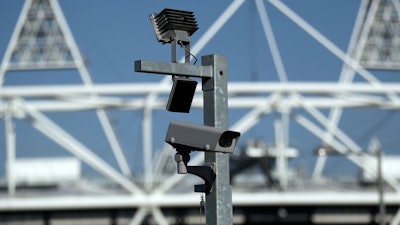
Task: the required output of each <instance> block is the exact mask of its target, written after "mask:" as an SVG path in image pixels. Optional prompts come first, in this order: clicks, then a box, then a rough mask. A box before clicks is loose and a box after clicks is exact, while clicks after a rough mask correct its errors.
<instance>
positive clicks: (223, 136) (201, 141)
mask: <svg viewBox="0 0 400 225" xmlns="http://www.w3.org/2000/svg"><path fill="white" fill-rule="evenodd" d="M239 137H240V133H239V132H236V131H230V130H224V129H221V128H217V127H211V126H204V125H197V124H192V123H187V122H183V121H172V122H171V123H170V124H169V127H168V132H167V135H166V137H165V142H167V143H168V144H170V145H172V146H173V147H174V148H176V149H177V150H195V151H210V152H222V153H232V152H233V150H234V149H235V146H236V144H237V142H238V140H239Z"/></svg>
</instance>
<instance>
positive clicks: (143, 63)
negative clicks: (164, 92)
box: [135, 60, 213, 78]
mask: <svg viewBox="0 0 400 225" xmlns="http://www.w3.org/2000/svg"><path fill="white" fill-rule="evenodd" d="M135 72H143V73H155V74H165V75H178V76H187V77H201V78H211V77H212V73H213V71H212V66H195V65H191V64H187V63H165V62H153V61H148V60H136V61H135Z"/></svg>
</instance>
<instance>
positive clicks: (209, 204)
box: [201, 55, 232, 225]
mask: <svg viewBox="0 0 400 225" xmlns="http://www.w3.org/2000/svg"><path fill="white" fill-rule="evenodd" d="M201 61H202V65H203V66H212V68H213V76H212V78H203V82H202V83H203V102H204V124H205V125H209V126H214V127H219V128H223V129H227V128H228V88H227V86H228V85H227V75H228V73H227V60H226V57H225V56H221V55H207V56H203V57H202V59H201ZM205 163H215V165H216V168H215V173H216V179H215V183H214V186H213V189H212V190H211V192H210V193H209V194H207V195H206V223H207V224H213V225H232V190H231V186H230V181H229V155H228V154H226V153H219V152H207V153H205Z"/></svg>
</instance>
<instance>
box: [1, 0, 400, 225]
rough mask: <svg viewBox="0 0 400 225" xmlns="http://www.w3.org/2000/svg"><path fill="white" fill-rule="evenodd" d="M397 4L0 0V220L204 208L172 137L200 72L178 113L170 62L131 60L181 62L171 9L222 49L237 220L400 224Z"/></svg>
mask: <svg viewBox="0 0 400 225" xmlns="http://www.w3.org/2000/svg"><path fill="white" fill-rule="evenodd" d="M399 4H400V3H399V2H398V1H397V0H379V1H378V0H377V1H372V0H371V1H368V0H362V1H343V2H337V1H314V0H313V1H308V2H307V3H305V2H299V1H293V0H286V1H278V0H270V1H262V0H247V1H245V0H235V1H220V2H188V1H173V2H165V1H152V2H146V1H141V2H133V1H118V2H110V1H91V0H88V1H84V2H78V1H53V0H27V1H3V2H0V29H1V33H0V34H1V35H0V55H1V56H2V61H1V65H0V85H1V86H0V119H1V120H0V126H1V127H2V128H1V129H0V164H1V165H2V166H0V196H1V198H0V224H70V223H72V222H73V223H74V224H132V225H133V224H199V223H200V224H201V223H205V222H204V213H203V214H202V211H201V209H200V208H201V207H200V199H201V197H200V196H201V195H200V194H199V193H193V185H194V184H198V183H201V182H203V181H202V180H201V179H199V178H197V177H195V176H191V175H178V174H176V163H175V161H174V159H173V157H174V154H175V150H174V149H172V148H170V146H169V145H166V144H165V142H164V138H165V134H166V131H167V128H168V124H169V122H170V121H171V120H183V121H190V122H194V123H198V124H202V123H203V110H202V107H203V100H202V91H201V88H200V85H198V87H197V91H196V94H195V97H194V100H193V103H192V108H191V111H190V113H188V114H185V113H172V112H168V111H166V110H165V105H166V101H167V100H168V95H169V92H170V90H171V79H170V77H164V76H160V75H152V74H144V73H135V72H134V65H133V64H134V63H133V62H134V60H139V59H146V60H154V61H163V62H170V61H171V47H170V45H169V44H161V43H158V42H157V39H156V36H155V34H154V30H153V28H152V25H151V23H150V20H149V15H150V14H152V13H158V12H160V11H161V10H163V9H164V8H171V9H180V10H188V11H192V12H193V13H194V15H195V17H196V20H197V23H198V26H199V29H198V30H197V31H196V32H195V33H194V34H193V35H192V36H191V54H192V55H193V56H194V57H192V61H191V63H192V64H196V65H201V56H204V55H209V54H221V55H225V56H227V59H228V80H229V83H228V89H229V90H228V95H229V100H228V102H229V125H230V129H232V130H236V131H239V132H241V134H242V135H241V137H240V140H239V143H238V147H237V148H236V149H235V152H234V153H233V154H232V155H231V156H230V174H231V183H232V189H233V206H234V210H233V213H234V215H233V220H234V224H280V223H290V224H382V223H387V224H389V223H390V224H398V223H399V222H400V211H399V204H400V195H399V192H398V191H399V190H400V185H399V178H400V172H398V171H400V170H399V168H398V167H399V163H400V157H399V156H398V147H397V146H398V144H399V139H398V135H397V133H398V132H397V131H398V128H399V126H400V117H399V112H398V108H399V107H400V104H399V103H400V101H399V96H398V95H399V94H400V93H399V92H400V83H399V81H400V74H399V72H398V70H399V69H400V24H399V23H400V22H399V12H400V5H399ZM183 53H184V50H183V49H182V48H178V58H181V57H182V56H183ZM198 82H199V83H200V82H201V81H200V80H198ZM191 157H192V159H191V161H190V164H193V165H195V164H197V165H201V164H202V162H203V154H202V153H200V154H198V153H195V152H194V153H192V154H191Z"/></svg>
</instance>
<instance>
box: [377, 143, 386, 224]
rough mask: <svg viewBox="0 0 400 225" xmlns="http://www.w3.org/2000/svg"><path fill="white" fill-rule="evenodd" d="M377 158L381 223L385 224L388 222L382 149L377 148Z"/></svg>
mask: <svg viewBox="0 0 400 225" xmlns="http://www.w3.org/2000/svg"><path fill="white" fill-rule="evenodd" d="M376 158H377V161H378V163H377V165H378V168H377V171H378V176H377V178H378V194H379V224H380V225H384V224H386V209H385V203H384V200H383V179H382V151H381V150H380V149H376Z"/></svg>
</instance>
